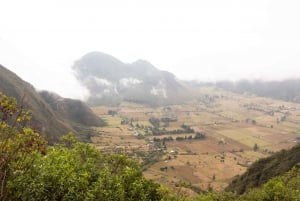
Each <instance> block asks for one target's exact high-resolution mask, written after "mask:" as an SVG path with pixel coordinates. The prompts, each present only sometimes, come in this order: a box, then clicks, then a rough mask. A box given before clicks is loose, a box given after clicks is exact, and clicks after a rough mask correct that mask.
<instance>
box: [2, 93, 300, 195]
mask: <svg viewBox="0 0 300 201" xmlns="http://www.w3.org/2000/svg"><path fill="white" fill-rule="evenodd" d="M30 119H31V117H30V113H29V112H28V111H26V110H24V108H23V106H22V105H21V106H20V105H18V104H17V101H16V99H14V98H10V97H7V96H5V95H3V94H0V154H1V155H0V184H1V185H0V200H4V201H6V200H124V201H125V200H126V201H127V200H129V201H134V200H152V201H155V200H164V201H175V200H178V201H183V200H186V201H189V200H190V201H192V200H193V201H213V200H226V201H227V200H229V201H230V200H245V201H250V200H251V201H252V200H258V201H260V200H261V201H271V200H272V201H273V200H278V201H279V200H280V201H281V200H283V201H285V200H288V201H289V200H300V193H299V192H300V164H298V163H299V154H300V151H299V150H300V145H298V146H296V147H294V148H292V149H291V150H289V151H281V152H279V153H276V154H275V155H274V156H272V157H269V158H266V159H261V160H259V161H258V162H256V163H255V164H254V165H253V166H251V167H250V168H249V169H248V171H247V172H246V173H245V175H242V176H241V177H239V178H237V179H236V180H234V181H233V183H232V185H231V186H230V187H229V188H228V189H227V190H229V191H232V192H220V193H217V192H212V191H210V192H202V191H201V190H199V191H198V192H199V193H200V194H198V195H197V196H195V197H191V196H189V195H188V194H185V193H184V191H183V189H184V188H191V187H192V185H191V184H190V183H183V184H182V185H177V187H176V188H177V189H178V190H177V191H173V192H170V191H169V190H168V189H167V188H165V187H162V186H160V185H159V184H157V183H154V182H152V181H150V180H146V179H145V178H144V177H143V175H142V171H141V168H140V165H139V164H138V163H137V162H136V161H134V160H132V159H129V158H128V157H127V156H125V155H122V154H109V153H107V154H104V153H101V152H100V151H99V150H97V149H96V148H95V147H94V146H92V145H89V144H85V143H82V142H79V141H78V140H77V138H76V137H75V135H74V134H72V133H68V134H67V135H65V136H63V137H62V138H61V140H60V142H59V143H56V144H55V145H53V146H47V143H46V141H45V140H44V138H43V137H42V136H41V135H40V134H39V133H37V132H35V131H34V130H33V129H31V128H30V126H29V124H28V122H29V120H30ZM196 136H197V135H196ZM198 137H199V138H201V137H202V135H200V133H199V134H198ZM189 165H191V164H189ZM173 169H174V167H173ZM171 170H172V168H171V169H170V171H171ZM161 171H162V172H167V171H169V168H168V166H164V167H161ZM276 175H279V176H276ZM274 176H275V177H274ZM213 178H214V179H216V176H215V175H213ZM246 184H247V186H245V185H246ZM235 187H238V189H236V188H235ZM209 190H212V188H209Z"/></svg>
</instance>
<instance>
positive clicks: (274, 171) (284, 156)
mask: <svg viewBox="0 0 300 201" xmlns="http://www.w3.org/2000/svg"><path fill="white" fill-rule="evenodd" d="M299 162H300V144H298V145H296V146H294V147H293V148H291V149H289V150H282V151H280V152H277V153H275V154H274V155H272V156H269V157H267V158H263V159H260V160H258V161H256V162H255V163H253V164H252V165H251V166H250V167H249V168H248V170H247V171H246V172H245V173H244V174H243V175H241V176H237V177H236V178H235V179H234V180H233V181H232V182H231V184H230V185H229V186H228V187H227V189H226V190H228V191H234V192H236V193H238V194H243V193H244V192H247V191H248V190H249V189H251V188H256V187H261V186H262V185H263V184H264V183H266V182H267V181H268V180H270V179H271V178H273V177H275V176H279V175H284V174H285V173H286V172H288V171H289V170H290V169H292V168H293V167H294V166H296V165H297V164H298V163H299Z"/></svg>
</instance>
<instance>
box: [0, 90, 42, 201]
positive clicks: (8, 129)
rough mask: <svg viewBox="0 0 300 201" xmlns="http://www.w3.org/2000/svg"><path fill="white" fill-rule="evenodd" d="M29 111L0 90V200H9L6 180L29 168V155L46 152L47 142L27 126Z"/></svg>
mask: <svg viewBox="0 0 300 201" xmlns="http://www.w3.org/2000/svg"><path fill="white" fill-rule="evenodd" d="M30 118H31V117H30V113H29V111H26V110H25V109H24V108H23V105H18V104H17V101H16V99H15V98H12V97H7V96H6V95H4V94H2V93H0V119H1V121H0V184H1V185H0V200H7V199H8V189H7V182H8V181H9V180H10V179H11V178H13V177H14V176H15V173H16V172H24V171H26V170H27V168H28V167H27V166H26V165H25V164H27V163H29V162H30V161H29V158H28V156H29V155H30V154H31V153H33V152H38V153H40V154H45V144H46V142H45V141H44V140H43V138H42V137H41V136H40V134H38V133H36V132H35V131H34V130H32V129H31V128H29V127H27V122H28V121H29V120H30Z"/></svg>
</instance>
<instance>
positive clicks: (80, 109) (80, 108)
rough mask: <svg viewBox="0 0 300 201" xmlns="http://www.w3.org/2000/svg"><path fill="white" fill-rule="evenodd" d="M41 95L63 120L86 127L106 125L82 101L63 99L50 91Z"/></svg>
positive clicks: (42, 92)
mask: <svg viewBox="0 0 300 201" xmlns="http://www.w3.org/2000/svg"><path fill="white" fill-rule="evenodd" d="M39 94H40V95H41V96H42V97H43V99H44V100H45V101H46V102H47V103H48V104H49V105H50V106H51V108H52V109H53V111H54V112H55V113H56V114H57V115H58V116H59V117H61V118H64V119H68V120H70V121H72V122H74V123H78V124H82V125H86V126H104V125H105V122H104V121H103V120H102V119H100V118H99V117H98V116H97V115H95V114H94V113H93V111H92V110H91V109H90V108H89V107H88V106H87V105H86V104H85V103H83V102H82V101H80V100H74V99H70V98H62V97H60V96H59V95H57V94H55V93H51V92H48V91H41V92H39Z"/></svg>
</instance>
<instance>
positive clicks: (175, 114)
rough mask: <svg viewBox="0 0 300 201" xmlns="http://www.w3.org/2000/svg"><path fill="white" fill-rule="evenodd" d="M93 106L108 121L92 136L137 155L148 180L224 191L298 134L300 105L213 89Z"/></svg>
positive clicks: (114, 149) (100, 143)
mask: <svg viewBox="0 0 300 201" xmlns="http://www.w3.org/2000/svg"><path fill="white" fill-rule="evenodd" d="M92 109H93V111H94V112H95V113H96V114H98V115H99V116H100V117H101V118H102V119H104V120H105V121H106V122H107V124H108V126H106V127H101V128H98V131H99V135H97V136H94V137H92V142H93V144H95V146H96V147H98V148H99V149H101V150H103V151H109V152H119V153H120V152H121V153H126V154H128V155H130V156H131V157H134V158H136V159H137V160H139V161H140V162H141V163H142V164H143V167H144V176H145V177H146V178H148V179H153V180H155V181H157V182H159V183H162V184H164V185H167V186H169V187H174V188H175V187H178V186H181V187H184V188H187V189H192V190H193V191H195V192H197V191H199V190H200V189H204V190H207V189H214V190H222V189H224V188H225V187H226V186H227V185H228V183H229V182H230V181H231V179H232V178H233V177H234V176H235V175H238V174H242V173H243V172H244V171H245V170H246V168H247V167H248V166H249V165H251V164H252V163H253V162H254V161H256V160H257V159H259V158H262V157H265V156H268V155H270V154H272V153H274V152H276V151H279V150H281V149H287V148H290V147H292V146H294V145H295V144H296V143H298V142H299V141H300V104H296V103H290V102H283V101H278V100H272V99H268V98H261V97H256V96H253V95H240V94H234V93H229V92H225V91H222V90H218V89H214V88H205V89H202V90H200V93H199V92H198V93H197V94H196V95H195V99H194V101H190V102H186V103H184V104H181V105H169V106H164V107H150V106H145V105H140V104H134V103H127V102H124V103H122V104H121V105H119V106H116V107H107V106H101V107H95V108H92Z"/></svg>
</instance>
